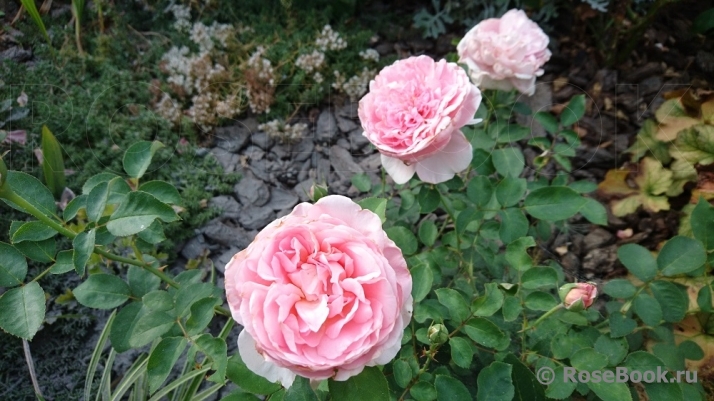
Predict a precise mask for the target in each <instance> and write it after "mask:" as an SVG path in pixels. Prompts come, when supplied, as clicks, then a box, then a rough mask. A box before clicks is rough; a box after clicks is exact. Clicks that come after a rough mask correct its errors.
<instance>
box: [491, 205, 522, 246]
mask: <svg viewBox="0 0 714 401" xmlns="http://www.w3.org/2000/svg"><path fill="white" fill-rule="evenodd" d="M498 216H499V217H500V218H501V226H500V228H499V230H498V235H499V237H500V238H501V241H503V243H504V244H510V243H511V242H513V241H515V240H517V239H519V238H521V237H524V236H525V235H526V234H528V219H527V218H526V216H524V215H523V212H522V211H521V210H520V209H517V208H509V209H504V210H501V211H499V212H498Z"/></svg>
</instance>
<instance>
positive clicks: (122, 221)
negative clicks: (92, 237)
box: [107, 191, 179, 237]
mask: <svg viewBox="0 0 714 401" xmlns="http://www.w3.org/2000/svg"><path fill="white" fill-rule="evenodd" d="M156 219H159V220H162V221H164V222H167V223H169V222H173V221H176V220H179V217H178V215H177V214H176V212H175V211H174V210H173V209H172V208H171V206H169V205H167V204H165V203H163V202H161V201H159V200H158V199H156V198H155V197H154V196H152V195H151V194H148V193H146V192H141V191H136V192H131V193H129V195H127V198H126V200H125V201H124V202H123V203H122V204H121V205H119V208H117V210H116V211H115V212H114V213H112V215H111V217H110V218H109V222H108V223H107V229H108V230H109V232H110V233H112V234H113V235H116V236H117V237H125V236H128V235H133V234H136V233H139V232H141V231H143V230H145V229H146V228H147V227H149V226H150V225H151V223H153V222H154V220H156Z"/></svg>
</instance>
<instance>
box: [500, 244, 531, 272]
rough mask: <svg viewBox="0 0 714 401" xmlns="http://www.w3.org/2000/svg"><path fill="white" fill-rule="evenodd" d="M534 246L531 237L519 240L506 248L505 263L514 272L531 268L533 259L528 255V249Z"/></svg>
mask: <svg viewBox="0 0 714 401" xmlns="http://www.w3.org/2000/svg"><path fill="white" fill-rule="evenodd" d="M534 246H536V243H535V240H534V239H533V237H522V238H519V239H517V240H515V241H513V242H511V243H510V244H508V246H507V247H506V261H507V262H508V264H509V265H510V266H511V267H513V268H514V269H516V270H519V271H525V270H528V269H530V268H531V267H533V259H531V257H530V255H528V251H527V249H528V248H532V247H534Z"/></svg>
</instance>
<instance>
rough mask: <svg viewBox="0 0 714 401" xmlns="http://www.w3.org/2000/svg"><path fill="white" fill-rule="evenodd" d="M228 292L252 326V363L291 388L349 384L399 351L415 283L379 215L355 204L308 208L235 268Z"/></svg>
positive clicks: (243, 340) (244, 342) (335, 200)
mask: <svg viewBox="0 0 714 401" xmlns="http://www.w3.org/2000/svg"><path fill="white" fill-rule="evenodd" d="M225 280H226V282H225V285H226V295H227V298H228V304H229V306H230V309H231V313H232V315H233V318H234V319H235V320H236V321H237V322H238V323H240V324H241V325H243V326H244V329H243V331H242V332H241V333H240V335H239V336H238V350H239V352H240V355H241V358H242V359H243V361H244V362H245V364H246V366H247V367H248V368H249V369H250V370H252V371H253V372H255V373H256V374H259V375H261V376H263V377H265V378H267V379H268V380H270V381H273V382H275V381H280V382H281V383H282V384H283V385H284V386H286V387H287V386H290V385H291V384H292V382H293V380H294V378H295V375H296V374H297V375H300V376H303V377H307V378H310V379H315V380H321V379H327V378H330V377H331V378H333V379H334V380H347V379H348V378H349V377H351V376H354V375H357V374H359V373H360V372H361V371H362V370H363V369H364V367H365V366H375V365H383V364H386V363H388V362H389V361H391V360H392V359H393V358H394V357H395V356H396V354H397V352H399V349H400V347H401V339H402V335H403V332H404V328H405V327H406V326H407V325H408V324H409V321H410V320H411V314H412V306H413V305H412V303H413V300H412V296H411V290H412V278H411V275H410V274H409V270H408V269H407V264H406V261H405V260H404V257H403V256H402V252H401V250H400V249H399V248H398V247H397V246H396V245H395V244H394V242H393V241H392V240H390V239H389V238H387V235H386V234H385V232H384V230H382V222H381V220H380V219H379V217H378V216H377V215H376V214H374V213H373V212H371V211H369V210H362V209H361V208H360V206H359V205H357V204H356V203H354V202H353V201H352V200H350V199H349V198H346V197H343V196H337V195H331V196H326V197H324V198H322V199H320V200H319V201H318V202H317V203H315V204H314V205H312V204H309V203H301V204H299V205H297V206H296V207H295V208H294V209H293V211H292V213H290V214H289V215H287V216H285V217H283V218H280V219H278V220H276V221H274V222H273V223H271V224H270V225H268V226H267V227H266V228H265V229H264V230H263V231H261V232H260V233H259V234H258V235H257V236H256V238H255V240H254V241H253V243H252V244H251V245H250V246H248V248H247V249H245V250H243V251H241V252H239V253H237V254H236V255H235V256H233V259H231V261H230V262H229V263H228V265H227V266H226V273H225Z"/></svg>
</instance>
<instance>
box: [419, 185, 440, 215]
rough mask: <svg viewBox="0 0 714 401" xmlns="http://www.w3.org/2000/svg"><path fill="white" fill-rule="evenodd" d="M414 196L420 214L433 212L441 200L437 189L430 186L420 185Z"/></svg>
mask: <svg viewBox="0 0 714 401" xmlns="http://www.w3.org/2000/svg"><path fill="white" fill-rule="evenodd" d="M416 198H417V202H419V207H420V213H421V214H428V213H431V212H433V211H434V210H436V209H437V208H438V207H439V203H440V202H441V196H440V195H439V191H437V190H436V189H434V188H433V187H431V186H422V187H421V189H420V190H419V193H418V194H417V196H416Z"/></svg>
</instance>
